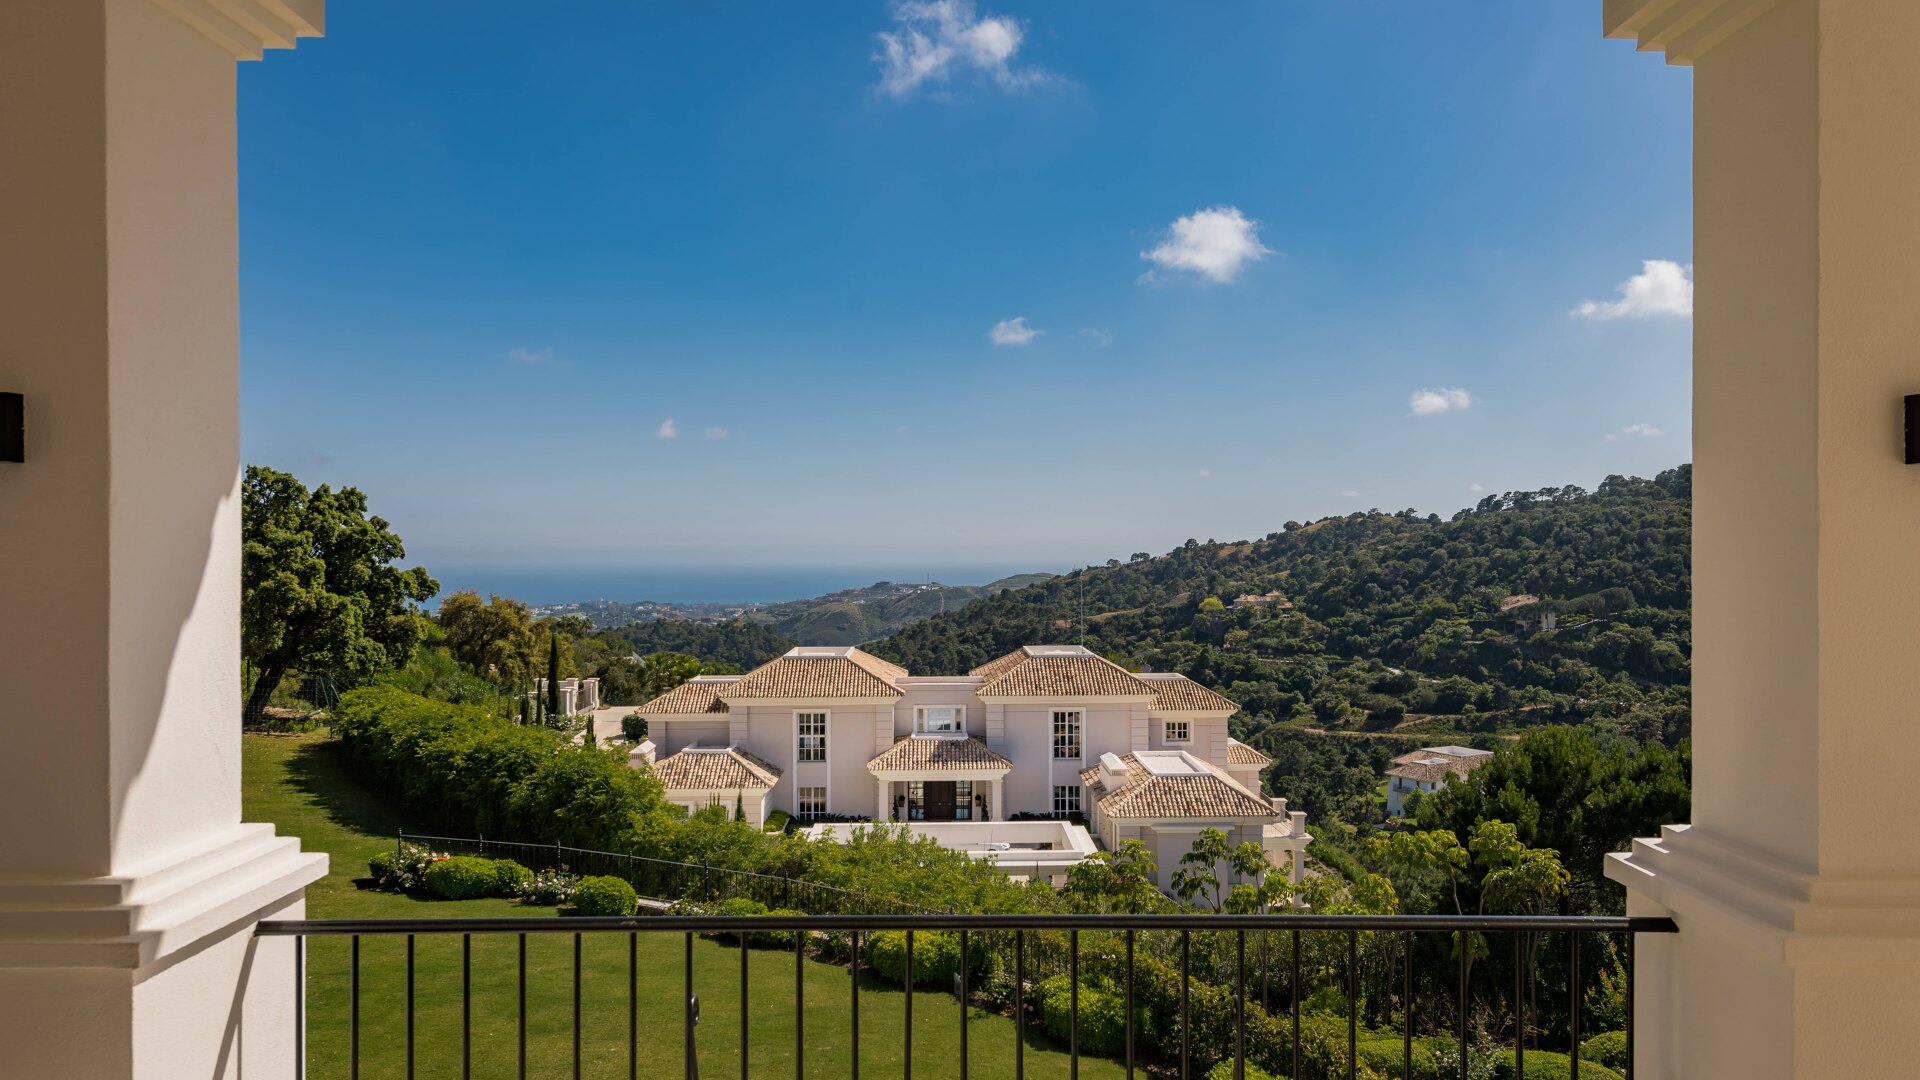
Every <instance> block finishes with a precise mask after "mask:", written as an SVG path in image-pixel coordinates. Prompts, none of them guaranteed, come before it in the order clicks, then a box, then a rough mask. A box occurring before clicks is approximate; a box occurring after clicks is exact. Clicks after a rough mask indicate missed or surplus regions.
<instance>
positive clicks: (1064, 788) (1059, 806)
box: [1053, 784, 1080, 817]
mask: <svg viewBox="0 0 1920 1080" xmlns="http://www.w3.org/2000/svg"><path fill="white" fill-rule="evenodd" d="M1079 812H1080V785H1079V784H1055V785H1054V786H1053V813H1054V816H1055V817H1066V816H1067V815H1069V814H1077V813H1079Z"/></svg>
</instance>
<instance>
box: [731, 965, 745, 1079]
mask: <svg viewBox="0 0 1920 1080" xmlns="http://www.w3.org/2000/svg"><path fill="white" fill-rule="evenodd" d="M733 940H734V943H735V944H736V945H739V946H740V1080H747V935H746V934H745V933H739V934H735V935H734V936H733Z"/></svg>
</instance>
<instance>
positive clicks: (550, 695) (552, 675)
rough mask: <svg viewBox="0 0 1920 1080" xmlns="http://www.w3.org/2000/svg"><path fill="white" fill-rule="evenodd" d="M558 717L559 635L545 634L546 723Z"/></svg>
mask: <svg viewBox="0 0 1920 1080" xmlns="http://www.w3.org/2000/svg"><path fill="white" fill-rule="evenodd" d="M559 717H560V635H559V634H556V633H552V632H549V633H548V634H547V722H548V723H552V722H554V721H555V720H557V719H559Z"/></svg>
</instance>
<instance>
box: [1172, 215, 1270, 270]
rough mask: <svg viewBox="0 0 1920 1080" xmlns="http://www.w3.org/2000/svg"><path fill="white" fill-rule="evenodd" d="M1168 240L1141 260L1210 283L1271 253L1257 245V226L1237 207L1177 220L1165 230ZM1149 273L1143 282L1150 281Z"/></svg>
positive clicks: (1258, 239)
mask: <svg viewBox="0 0 1920 1080" xmlns="http://www.w3.org/2000/svg"><path fill="white" fill-rule="evenodd" d="M1167 234H1168V235H1167V238H1166V239H1165V240H1163V241H1161V242H1160V244H1159V245H1158V246H1156V247H1154V248H1153V250H1151V251H1143V252H1141V253H1140V257H1141V258H1143V259H1146V260H1147V261H1149V262H1151V263H1153V264H1154V265H1155V266H1157V267H1159V268H1161V269H1164V270H1185V271H1187V272H1189V273H1194V274H1198V275H1200V276H1201V277H1203V278H1205V279H1207V280H1208V281H1212V282H1219V283H1225V282H1229V281H1232V280H1233V279H1234V278H1235V277H1237V276H1239V274H1240V271H1241V270H1242V269H1244V268H1245V267H1246V265H1247V264H1248V263H1250V262H1255V261H1258V260H1260V259H1263V258H1265V257H1266V256H1268V255H1271V254H1273V251H1272V250H1271V249H1270V248H1268V247H1266V246H1265V245H1263V244H1261V243H1260V223H1259V222H1257V221H1255V220H1253V219H1252V218H1250V217H1248V216H1247V215H1245V214H1243V213H1241V212H1240V208H1239V207H1237V206H1212V207H1208V208H1207V209H1205V210H1196V211H1194V212H1193V213H1191V214H1188V215H1187V216H1186V217H1183V218H1178V219H1176V220H1175V221H1174V223H1173V224H1172V225H1169V226H1168V227H1167ZM1154 274H1155V271H1152V270H1149V271H1147V273H1146V274H1145V275H1143V276H1142V278H1141V280H1143V281H1152V280H1155V278H1154Z"/></svg>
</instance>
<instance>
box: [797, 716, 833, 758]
mask: <svg viewBox="0 0 1920 1080" xmlns="http://www.w3.org/2000/svg"><path fill="white" fill-rule="evenodd" d="M793 721H794V727H795V729H796V730H797V731H798V732H799V739H800V754H799V758H798V760H800V761H825V760H827V714H826V713H823V712H803V713H794V714H793Z"/></svg>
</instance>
